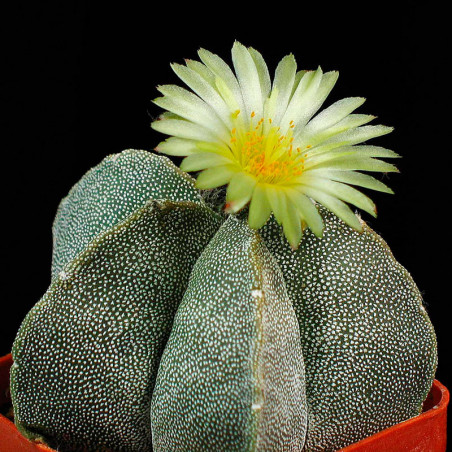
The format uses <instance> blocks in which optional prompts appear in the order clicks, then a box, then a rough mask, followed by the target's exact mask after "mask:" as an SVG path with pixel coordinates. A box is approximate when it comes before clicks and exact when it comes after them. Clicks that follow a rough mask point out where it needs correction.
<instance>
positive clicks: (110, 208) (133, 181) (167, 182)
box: [52, 149, 202, 277]
mask: <svg viewBox="0 0 452 452" xmlns="http://www.w3.org/2000/svg"><path fill="white" fill-rule="evenodd" d="M150 200H170V201H192V202H197V203H201V202H202V201H201V197H200V195H199V192H198V190H196V189H195V187H194V179H192V178H191V177H190V176H189V175H188V174H186V173H183V172H182V171H180V170H179V168H177V167H176V166H175V165H174V164H173V163H172V162H171V161H170V160H169V159H168V158H167V157H165V156H161V155H156V154H152V153H150V152H147V151H139V150H132V149H129V150H127V151H123V152H121V153H119V154H113V155H109V156H108V157H106V158H105V159H104V160H103V161H102V162H101V163H99V165H97V166H95V167H94V168H92V169H90V170H89V171H88V172H87V173H86V174H85V175H84V176H83V177H82V178H81V179H80V181H79V182H77V183H76V184H75V185H74V187H72V189H71V190H70V192H69V194H68V195H67V196H66V197H65V198H64V199H63V200H62V201H61V203H60V205H59V207H58V211H57V214H56V217H55V221H54V224H53V243H54V245H53V258H52V276H53V277H55V276H56V275H57V274H58V272H60V271H61V270H62V269H63V267H64V265H65V264H66V263H68V262H69V261H71V260H72V259H73V258H74V257H75V256H76V255H77V254H78V253H79V252H81V251H82V250H83V249H84V248H85V247H86V246H87V245H88V243H89V242H90V241H91V240H93V239H94V238H95V237H96V236H97V235H98V234H100V233H101V232H103V231H106V230H107V229H110V228H111V227H112V226H114V225H115V224H117V223H118V222H119V221H122V220H124V219H125V218H127V217H128V216H129V215H130V214H132V213H133V212H134V211H135V210H136V209H138V208H140V207H143V206H144V204H145V203H146V202H147V201H150Z"/></svg>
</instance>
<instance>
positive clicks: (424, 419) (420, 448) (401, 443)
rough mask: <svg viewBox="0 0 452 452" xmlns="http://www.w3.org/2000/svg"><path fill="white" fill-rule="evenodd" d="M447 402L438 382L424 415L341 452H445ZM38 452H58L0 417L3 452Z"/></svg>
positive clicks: (4, 383)
mask: <svg viewBox="0 0 452 452" xmlns="http://www.w3.org/2000/svg"><path fill="white" fill-rule="evenodd" d="M12 363H13V360H12V358H11V355H6V356H4V357H3V358H0V406H2V405H7V404H9V403H10V401H11V399H10V397H9V369H10V367H11V365H12ZM448 403H449V391H448V390H447V389H446V387H445V386H443V385H442V384H441V383H440V382H439V381H438V380H435V381H434V382H433V386H432V389H431V390H430V393H429V395H428V397H427V400H426V401H425V403H424V407H423V412H422V414H420V415H419V416H416V417H415V418H413V419H409V420H408V421H405V422H402V423H400V424H397V425H395V426H393V427H391V428H388V429H386V430H383V431H382V432H380V433H377V434H376V435H373V436H370V437H369V438H366V439H363V440H362V441H360V442H358V443H355V444H352V445H351V446H348V447H346V448H345V449H341V452H364V451H365V452H445V451H446V422H447V405H448ZM38 451H39V452H55V451H54V450H53V449H50V448H48V447H46V446H44V445H43V444H35V443H32V442H30V441H28V440H27V439H25V438H24V437H23V436H22V435H21V434H20V433H19V432H18V431H17V429H16V427H15V425H14V424H13V423H12V422H11V421H10V420H9V419H7V418H6V417H4V416H2V415H1V414H0V452H38Z"/></svg>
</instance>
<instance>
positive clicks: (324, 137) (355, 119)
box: [294, 114, 375, 148]
mask: <svg viewBox="0 0 452 452" xmlns="http://www.w3.org/2000/svg"><path fill="white" fill-rule="evenodd" d="M374 119H375V116H372V115H357V114H351V115H348V116H346V117H345V118H344V119H342V120H341V121H339V122H338V123H336V124H334V125H333V126H331V127H329V128H328V129H325V130H322V131H320V132H318V133H316V134H314V135H309V134H308V135H305V133H304V129H301V130H300V131H299V132H298V133H297V134H296V135H295V139H294V146H297V147H302V148H303V147H305V146H307V145H309V146H311V147H312V148H314V147H315V146H317V145H319V144H321V145H322V146H323V145H324V144H325V143H327V144H329V143H345V144H349V143H348V142H347V141H346V138H343V135H341V134H342V132H345V131H348V130H351V129H356V128H357V127H359V126H362V125H363V124H367V123H368V122H370V121H372V120H374ZM330 138H331V139H330ZM341 138H343V139H341Z"/></svg>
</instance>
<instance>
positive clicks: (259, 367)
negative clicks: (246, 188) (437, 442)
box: [11, 150, 436, 452]
mask: <svg viewBox="0 0 452 452" xmlns="http://www.w3.org/2000/svg"><path fill="white" fill-rule="evenodd" d="M215 199H216V198H215ZM214 204H216V201H215V203H214ZM319 211H320V213H321V215H322V217H323V218H324V221H325V231H324V236H323V238H317V237H315V236H314V235H313V234H312V233H311V232H310V231H306V232H305V234H304V236H303V239H302V241H301V243H300V246H299V248H298V249H297V250H295V251H294V250H293V249H292V248H291V247H290V246H289V244H288V242H287V240H286V238H285V237H284V235H283V233H282V232H281V228H280V226H278V224H276V222H275V221H273V220H271V221H270V222H268V223H267V225H266V226H265V227H264V228H262V229H261V230H259V231H256V230H251V229H250V228H249V226H248V225H247V224H246V223H245V222H243V221H242V220H241V219H239V218H238V217H236V216H230V217H229V218H228V219H227V220H226V221H225V222H224V223H223V225H222V222H223V221H224V218H223V217H221V216H219V215H218V214H216V213H214V211H213V210H212V209H211V208H209V207H208V206H207V205H206V204H205V202H204V201H203V200H202V198H201V196H200V193H199V192H198V191H197V190H196V189H195V187H194V181H193V179H191V178H190V177H188V176H186V175H184V174H183V173H181V172H180V171H179V170H178V169H177V168H176V167H175V166H174V165H173V164H172V163H171V162H170V161H169V160H168V159H166V158H162V157H158V156H154V155H152V154H148V153H146V152H144V151H130V150H129V151H125V152H123V153H121V154H118V155H114V156H110V157H107V158H106V159H105V160H104V161H103V162H101V164H99V165H98V166H97V167H95V168H94V169H92V170H91V171H89V172H88V173H87V174H86V175H85V177H84V178H82V179H81V181H80V182H79V183H78V184H76V185H75V186H74V188H73V189H72V190H71V192H70V193H69V195H68V196H67V197H66V198H65V200H63V202H62V203H61V205H60V207H59V210H58V213H57V216H56V219H55V223H54V255H53V269H52V273H53V281H52V284H51V286H50V288H49V289H48V291H47V292H46V294H45V295H44V296H43V298H42V299H41V300H40V301H39V302H38V303H37V304H36V306H35V307H34V308H33V309H32V310H31V311H30V313H29V314H28V315H27V317H26V318H25V320H24V322H23V324H22V326H21V328H20V330H19V333H18V335H17V338H16V341H15V343H14V346H13V358H14V365H13V367H12V370H11V390H12V398H13V404H14V411H15V421H16V424H17V426H18V428H19V429H20V430H21V431H22V432H23V433H24V434H25V435H26V436H28V437H29V438H34V439H38V438H40V439H42V440H43V441H45V442H47V443H49V444H50V445H52V446H58V447H59V450H62V451H75V450H87V451H98V450H118V451H126V452H127V451H140V452H141V451H146V450H149V451H150V450H152V444H153V446H154V450H155V451H156V452H157V451H198V450H199V451H201V450H202V451H204V450H206V451H208V450H212V451H223V450H224V451H259V450H288V451H300V450H304V451H306V452H308V451H321V450H325V451H334V450H337V449H339V448H342V447H344V446H346V445H348V444H350V443H353V442H355V441H358V440H360V439H362V438H364V437H366V436H368V435H371V434H373V433H375V432H377V431H380V430H382V429H384V428H386V427H388V426H390V425H393V424H396V423H398V422H401V421H403V420H406V419H408V418H410V417H412V416H415V415H416V414H418V413H419V411H420V409H421V406H422V402H423V401H424V399H425V396H426V395H427V392H428V390H429V388H430V386H431V383H432V380H433V376H434V371H435V367H436V342H435V335H434V331H433V328H432V325H431V323H430V321H429V319H428V316H427V314H426V312H425V309H424V307H423V305H422V297H421V295H420V293H419V291H418V289H417V287H416V285H415V284H414V282H413V281H412V279H411V277H410V276H409V274H408V273H407V272H406V270H405V269H403V267H401V266H400V264H398V263H397V262H396V261H395V259H394V257H393V256H392V254H391V252H390V251H389V248H388V247H387V245H386V244H385V243H384V242H383V241H382V239H381V238H380V237H378V236H377V235H376V234H375V233H374V232H373V231H372V230H371V229H370V228H369V227H367V226H366V225H365V224H363V229H364V231H363V232H362V233H359V232H356V231H355V230H353V229H351V228H350V227H349V226H347V225H345V224H344V223H343V222H342V221H341V220H339V219H338V218H337V217H336V216H334V215H333V214H331V213H329V212H328V211H327V210H326V209H324V208H320V207H319ZM212 237H213V238H212ZM181 301H182V303H181ZM180 303H181V304H180ZM176 311H177V314H176ZM173 321H174V324H173ZM168 338H169V340H168ZM167 341H168V343H167ZM165 346H166V348H165ZM164 349H165V351H164ZM162 354H163V355H162ZM157 372H158V374H157ZM156 378H157V381H156ZM154 385H155V386H154ZM151 398H152V402H151ZM151 427H152V435H153V438H152V435H151Z"/></svg>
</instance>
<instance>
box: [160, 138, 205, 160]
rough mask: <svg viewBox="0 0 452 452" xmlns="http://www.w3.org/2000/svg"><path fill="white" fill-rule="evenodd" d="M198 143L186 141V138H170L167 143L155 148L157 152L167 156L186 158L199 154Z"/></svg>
mask: <svg viewBox="0 0 452 452" xmlns="http://www.w3.org/2000/svg"><path fill="white" fill-rule="evenodd" d="M196 143H197V142H196V141H193V140H186V139H184V138H176V137H170V138H167V139H166V140H165V141H162V142H161V143H159V145H158V146H157V147H156V148H155V150H156V151H157V152H161V153H162V154H166V155H174V156H177V157H185V156H187V155H191V154H196V153H198V152H199V149H198V147H197V146H196Z"/></svg>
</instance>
